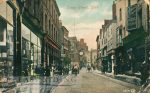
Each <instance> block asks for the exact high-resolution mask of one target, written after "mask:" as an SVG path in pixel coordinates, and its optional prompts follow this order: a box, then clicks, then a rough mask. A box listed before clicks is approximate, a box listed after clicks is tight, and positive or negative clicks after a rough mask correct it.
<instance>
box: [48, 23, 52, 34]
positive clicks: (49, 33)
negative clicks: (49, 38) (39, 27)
mask: <svg viewBox="0 0 150 93" xmlns="http://www.w3.org/2000/svg"><path fill="white" fill-rule="evenodd" d="M50 32H51V22H50V20H49V31H48V34H49V35H50V34H51V33H50Z"/></svg>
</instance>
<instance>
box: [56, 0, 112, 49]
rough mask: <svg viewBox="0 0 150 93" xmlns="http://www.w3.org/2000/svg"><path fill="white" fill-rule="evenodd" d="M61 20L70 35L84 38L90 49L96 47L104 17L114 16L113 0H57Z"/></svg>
mask: <svg viewBox="0 0 150 93" xmlns="http://www.w3.org/2000/svg"><path fill="white" fill-rule="evenodd" d="M56 1H57V4H58V7H59V9H60V12H61V16H60V20H62V23H63V25H64V26H65V27H66V28H67V29H68V30H69V33H70V34H69V36H77V38H78V39H80V38H84V39H85V42H87V45H88V46H89V49H91V48H92V49H96V36H97V35H98V33H99V29H100V28H101V25H102V24H103V23H104V19H111V18H112V3H113V0H56Z"/></svg>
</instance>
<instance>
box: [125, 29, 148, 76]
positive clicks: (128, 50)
mask: <svg viewBox="0 0 150 93" xmlns="http://www.w3.org/2000/svg"><path fill="white" fill-rule="evenodd" d="M145 36H146V32H144V30H142V29H138V30H136V31H135V32H133V33H132V34H131V35H129V36H128V37H126V38H125V39H124V40H123V41H124V50H125V51H124V53H125V56H124V57H125V58H124V59H125V62H126V71H130V72H131V74H132V73H135V72H138V71H139V68H140V64H141V63H142V62H143V61H144V60H145V48H146V47H145V44H146V43H145ZM127 68H128V69H127Z"/></svg>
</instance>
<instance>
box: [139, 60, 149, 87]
mask: <svg viewBox="0 0 150 93" xmlns="http://www.w3.org/2000/svg"><path fill="white" fill-rule="evenodd" d="M149 69H150V67H149V64H148V63H147V62H146V61H144V62H143V63H142V64H141V69H140V72H141V85H143V84H145V83H146V80H147V79H148V77H149Z"/></svg>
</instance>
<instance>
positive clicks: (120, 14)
mask: <svg viewBox="0 0 150 93" xmlns="http://www.w3.org/2000/svg"><path fill="white" fill-rule="evenodd" d="M119 16H120V21H121V20H122V9H121V8H120V12H119Z"/></svg>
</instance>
